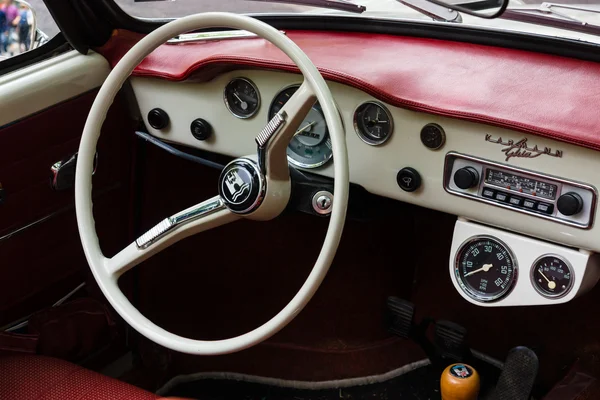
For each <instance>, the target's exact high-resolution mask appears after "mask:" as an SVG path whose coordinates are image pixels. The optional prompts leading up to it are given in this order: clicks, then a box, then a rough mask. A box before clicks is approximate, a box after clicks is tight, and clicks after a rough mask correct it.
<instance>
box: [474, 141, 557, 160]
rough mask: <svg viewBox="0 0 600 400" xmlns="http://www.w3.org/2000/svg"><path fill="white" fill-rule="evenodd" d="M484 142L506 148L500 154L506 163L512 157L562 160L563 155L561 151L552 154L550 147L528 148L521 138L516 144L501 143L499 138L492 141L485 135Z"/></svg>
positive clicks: (511, 142) (510, 142) (512, 142)
mask: <svg viewBox="0 0 600 400" xmlns="http://www.w3.org/2000/svg"><path fill="white" fill-rule="evenodd" d="M485 140H486V141H487V142H491V143H496V144H500V145H502V146H506V147H505V148H504V149H502V152H503V153H504V154H505V155H506V159H505V160H504V161H508V160H510V159H511V158H513V157H520V158H537V157H539V156H541V155H546V156H550V157H558V158H562V155H563V152H562V150H555V151H554V153H553V152H552V149H551V148H550V147H544V149H543V150H540V149H538V147H537V145H535V146H533V147H528V146H527V138H523V139H521V140H519V141H518V142H515V141H513V140H508V141H506V142H504V141H502V138H501V137H499V138H498V139H492V135H485Z"/></svg>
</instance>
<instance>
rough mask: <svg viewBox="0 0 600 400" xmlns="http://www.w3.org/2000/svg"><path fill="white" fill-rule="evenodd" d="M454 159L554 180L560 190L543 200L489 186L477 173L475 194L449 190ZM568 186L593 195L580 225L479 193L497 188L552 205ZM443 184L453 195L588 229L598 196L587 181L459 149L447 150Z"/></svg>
mask: <svg viewBox="0 0 600 400" xmlns="http://www.w3.org/2000/svg"><path fill="white" fill-rule="evenodd" d="M456 159H463V160H468V161H473V162H475V163H478V164H482V165H483V166H484V167H496V168H499V169H503V170H507V171H511V172H514V173H516V174H520V175H529V176H531V177H533V178H536V179H539V180H542V181H547V183H553V184H556V183H558V184H560V185H561V186H560V187H559V189H561V191H560V192H558V193H557V196H556V199H554V200H550V199H546V198H541V197H537V196H531V195H528V194H526V193H520V192H516V191H514V190H511V189H504V188H500V187H498V186H496V185H490V184H487V183H485V178H484V175H483V174H482V175H481V176H480V182H479V183H478V184H477V195H473V194H469V193H465V192H461V191H458V190H455V189H452V188H451V187H450V179H452V169H453V166H454V160H456ZM450 160H452V161H453V162H452V163H450V162H449V161H450ZM564 184H566V185H569V186H573V187H576V188H579V189H582V190H587V191H589V192H591V194H592V202H591V205H590V215H589V219H588V221H587V223H585V224H582V223H578V222H573V221H569V220H565V219H562V218H558V217H556V216H554V215H545V214H542V213H538V212H534V211H529V210H527V209H524V208H517V207H514V206H511V205H508V204H503V203H500V202H498V201H494V200H490V199H487V198H485V197H482V196H481V192H482V190H483V188H493V189H498V190H502V191H505V192H508V193H515V194H517V195H519V196H521V197H524V198H528V199H536V200H537V201H543V202H546V203H552V204H553V205H554V206H555V207H556V203H557V202H558V198H559V197H560V194H562V185H564ZM443 185H444V190H445V191H446V192H447V193H450V194H453V195H456V196H460V197H464V198H467V199H470V200H475V201H480V202H483V203H487V204H491V205H494V206H497V207H501V208H505V209H507V210H511V211H516V212H521V213H524V214H528V215H532V216H535V217H538V218H543V219H547V220H550V221H554V222H558V223H561V224H565V225H569V226H573V227H576V228H580V229H590V228H591V227H592V225H593V224H594V219H595V216H596V212H595V211H596V203H597V198H598V190H597V189H596V188H595V187H594V186H592V185H589V184H586V183H581V182H576V181H572V180H568V179H564V178H560V177H557V176H554V175H549V174H542V173H539V172H535V171H532V170H528V169H525V168H519V167H514V166H511V165H507V164H502V163H498V162H495V161H490V160H485V159H482V158H478V157H473V156H469V155H466V154H461V153H458V152H454V151H450V152H448V153H446V156H445V158H444V179H443Z"/></svg>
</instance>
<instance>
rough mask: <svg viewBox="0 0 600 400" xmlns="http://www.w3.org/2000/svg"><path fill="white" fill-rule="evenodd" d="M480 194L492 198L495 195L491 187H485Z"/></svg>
mask: <svg viewBox="0 0 600 400" xmlns="http://www.w3.org/2000/svg"><path fill="white" fill-rule="evenodd" d="M481 195H482V196H483V197H487V198H488V199H493V198H494V196H496V191H495V190H493V189H488V188H485V189H483V190H482V191H481Z"/></svg>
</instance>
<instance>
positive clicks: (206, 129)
mask: <svg viewBox="0 0 600 400" xmlns="http://www.w3.org/2000/svg"><path fill="white" fill-rule="evenodd" d="M190 130H191V131H192V135H194V137H195V138H196V139H198V140H206V139H208V138H209V137H210V136H211V135H212V132H213V130H212V126H210V124H209V123H208V121H206V120H204V119H202V118H198V119H195V120H193V121H192V124H191V125H190Z"/></svg>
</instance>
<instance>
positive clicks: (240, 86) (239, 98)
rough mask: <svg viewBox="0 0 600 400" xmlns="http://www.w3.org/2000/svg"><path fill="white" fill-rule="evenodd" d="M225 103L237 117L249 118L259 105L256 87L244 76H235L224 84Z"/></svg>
mask: <svg viewBox="0 0 600 400" xmlns="http://www.w3.org/2000/svg"><path fill="white" fill-rule="evenodd" d="M223 98H224V100H225V105H226V106H227V108H228V109H229V111H231V113H232V114H233V115H235V116H236V117H238V118H250V117H251V116H253V115H254V114H256V112H257V111H258V108H259V107H260V95H259V93H258V89H257V88H256V86H255V85H254V83H252V81H250V80H249V79H246V78H235V79H233V80H232V81H231V82H229V83H228V84H227V86H225V91H224V93H223Z"/></svg>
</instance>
